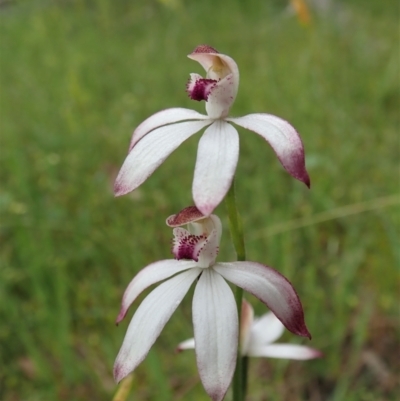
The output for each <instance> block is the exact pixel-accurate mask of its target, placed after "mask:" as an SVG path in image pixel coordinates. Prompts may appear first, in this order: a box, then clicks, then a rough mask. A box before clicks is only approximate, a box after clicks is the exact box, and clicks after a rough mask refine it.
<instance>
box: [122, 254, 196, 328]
mask: <svg viewBox="0 0 400 401" xmlns="http://www.w3.org/2000/svg"><path fill="white" fill-rule="evenodd" d="M194 266H196V263H194V262H193V261H184V260H181V261H178V260H174V259H169V260H160V261H158V262H155V263H152V264H151V265H148V266H147V267H145V268H144V269H142V270H140V272H139V273H138V274H137V275H136V276H135V277H134V278H133V280H132V281H131V282H130V283H129V285H128V287H127V289H126V290H125V293H124V296H123V297H122V305H121V310H120V312H119V314H118V317H117V321H116V323H119V322H120V321H121V320H122V319H123V318H124V317H125V315H126V312H127V311H128V309H129V307H130V306H131V305H132V302H133V301H134V300H135V299H136V298H137V296H138V295H139V294H141V292H142V291H144V290H145V289H146V288H148V287H150V286H151V285H152V284H155V283H158V282H159V281H162V280H165V279H167V278H169V277H171V276H173V275H174V274H176V273H179V272H182V271H184V270H187V269H190V268H191V267H194Z"/></svg>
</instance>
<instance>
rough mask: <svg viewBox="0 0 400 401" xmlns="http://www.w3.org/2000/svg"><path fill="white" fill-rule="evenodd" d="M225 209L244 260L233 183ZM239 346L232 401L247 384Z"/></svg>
mask: <svg viewBox="0 0 400 401" xmlns="http://www.w3.org/2000/svg"><path fill="white" fill-rule="evenodd" d="M225 203H226V208H227V211H228V217H229V229H230V232H231V237H232V242H233V245H234V247H235V250H236V255H237V260H239V261H244V260H246V250H245V246H244V236H243V227H242V222H241V220H240V216H239V213H238V210H237V207H236V198H235V183H234V181H233V182H232V185H231V188H230V189H229V191H228V193H227V195H226V198H225ZM242 300H243V289H242V288H240V287H236V291H235V301H236V305H237V309H238V314H239V327H240V319H241V311H242ZM240 348H241V344H239V347H238V354H237V360H236V369H235V374H234V376H233V401H244V400H245V397H246V382H247V363H245V361H244V358H243V357H242V355H241V353H240Z"/></svg>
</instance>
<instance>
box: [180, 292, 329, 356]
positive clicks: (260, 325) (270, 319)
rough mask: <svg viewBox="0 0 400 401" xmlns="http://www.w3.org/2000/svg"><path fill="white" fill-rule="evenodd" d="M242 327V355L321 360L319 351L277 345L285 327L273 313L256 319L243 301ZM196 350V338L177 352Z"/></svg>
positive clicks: (299, 346)
mask: <svg viewBox="0 0 400 401" xmlns="http://www.w3.org/2000/svg"><path fill="white" fill-rule="evenodd" d="M240 323H241V325H240V339H241V354H242V355H243V356H249V357H250V356H252V357H268V358H280V359H296V360H307V359H315V358H321V357H322V353H321V351H318V350H317V349H314V348H311V347H306V346H304V345H297V344H279V343H278V344H275V341H276V340H277V339H278V338H279V337H281V336H282V334H283V332H284V330H285V326H284V325H283V324H282V323H281V322H280V320H279V319H278V318H277V317H276V316H275V315H274V314H273V313H272V312H268V313H266V314H265V315H262V316H261V317H259V318H255V319H254V311H253V308H252V306H251V305H250V304H249V303H248V302H247V301H246V300H243V303H242V319H241V322H240ZM194 348H195V340H194V338H190V339H189V340H186V341H183V342H181V343H180V344H179V345H178V347H177V350H178V351H183V350H187V349H194Z"/></svg>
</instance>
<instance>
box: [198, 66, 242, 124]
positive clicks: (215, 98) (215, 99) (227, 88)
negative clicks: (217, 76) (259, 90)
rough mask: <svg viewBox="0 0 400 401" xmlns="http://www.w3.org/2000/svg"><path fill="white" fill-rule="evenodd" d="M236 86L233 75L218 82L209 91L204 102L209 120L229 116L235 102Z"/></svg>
mask: <svg viewBox="0 0 400 401" xmlns="http://www.w3.org/2000/svg"><path fill="white" fill-rule="evenodd" d="M236 93H237V86H235V85H234V77H233V74H229V75H228V76H226V77H225V78H223V79H221V80H220V81H218V82H217V83H216V84H215V85H214V86H213V87H212V89H211V92H210V94H209V95H208V98H207V101H206V111H207V115H208V116H209V117H210V118H224V117H227V116H228V114H229V109H230V108H231V106H232V104H233V102H234V101H235V97H236Z"/></svg>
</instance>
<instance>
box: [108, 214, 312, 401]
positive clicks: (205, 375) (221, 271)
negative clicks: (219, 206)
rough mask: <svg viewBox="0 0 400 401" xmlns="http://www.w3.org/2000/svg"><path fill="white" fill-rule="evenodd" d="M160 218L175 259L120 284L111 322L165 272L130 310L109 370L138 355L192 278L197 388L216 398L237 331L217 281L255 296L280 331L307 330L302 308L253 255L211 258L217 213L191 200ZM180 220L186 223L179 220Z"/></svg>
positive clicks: (228, 372) (227, 292) (231, 366)
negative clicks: (206, 211)
mask: <svg viewBox="0 0 400 401" xmlns="http://www.w3.org/2000/svg"><path fill="white" fill-rule="evenodd" d="M167 224H168V225H169V226H170V227H174V230H173V232H174V237H175V238H174V242H173V254H174V256H175V258H176V259H172V260H161V261H158V262H155V263H153V264H151V265H149V266H147V267H145V268H144V269H143V270H141V271H140V272H139V273H138V274H137V275H136V276H135V277H134V279H133V280H132V281H131V283H130V284H129V286H128V288H127V289H126V291H125V294H124V296H123V299H122V306H121V310H120V313H119V315H118V318H117V323H119V322H120V321H121V320H122V319H123V318H124V317H125V315H126V313H127V310H128V308H129V307H130V305H131V304H132V302H133V301H134V300H135V299H136V298H137V296H138V295H139V294H140V293H141V292H142V291H143V290H144V289H146V288H147V287H149V286H151V285H152V284H155V283H157V282H159V281H162V280H165V279H168V280H166V281H164V282H163V283H162V284H160V285H159V286H158V287H157V288H155V289H154V290H153V291H152V292H151V293H150V294H149V295H148V296H147V297H146V298H145V299H144V301H143V302H142V303H141V304H140V305H139V307H138V309H137V310H136V312H135V314H134V316H133V318H132V320H131V322H130V324H129V327H128V330H127V333H126V336H125V339H124V341H123V344H122V347H121V350H120V351H119V354H118V356H117V359H116V362H115V366H114V376H115V379H116V380H117V381H120V380H121V379H123V378H124V377H125V376H126V375H128V374H129V373H130V372H132V371H133V370H134V369H135V368H136V367H137V366H138V365H139V364H140V362H142V360H143V359H144V358H145V357H146V355H147V353H148V352H149V350H150V348H151V346H152V345H153V344H154V342H155V341H156V339H157V337H158V336H159V335H160V332H161V330H162V329H163V327H164V326H165V324H166V323H167V321H168V320H169V319H170V317H171V315H172V314H173V312H174V311H175V309H176V308H177V307H178V305H179V304H180V302H181V301H182V299H183V297H184V296H185V294H186V293H187V292H188V290H189V288H190V286H191V285H192V283H193V282H194V281H195V280H196V279H198V280H197V283H196V288H195V291H194V297H193V309H192V314H193V326H194V337H195V339H196V358H197V366H198V369H199V374H200V378H201V381H202V383H203V386H204V388H205V390H206V391H207V393H208V394H209V396H210V397H211V398H212V400H214V401H219V400H222V398H223V397H224V395H225V393H226V391H227V389H228V387H229V384H230V382H231V380H232V376H233V373H234V370H235V365H236V354H237V347H238V331H239V329H238V314H237V309H236V304H235V299H234V296H233V292H232V290H231V289H230V287H229V285H228V284H227V283H226V281H225V280H228V281H230V282H231V283H233V284H235V285H237V286H239V287H241V288H243V289H245V290H246V291H248V292H250V293H251V294H253V295H255V296H256V297H257V298H258V299H260V300H261V301H262V302H263V303H265V304H266V305H267V306H268V307H269V308H270V309H271V310H272V311H273V312H274V313H275V314H276V316H278V318H279V319H280V320H281V321H282V323H283V324H284V325H285V326H286V328H287V329H288V330H290V331H291V332H293V333H295V334H297V335H300V336H306V337H310V334H309V332H308V330H307V327H306V325H305V322H304V315H303V308H302V305H301V302H300V300H299V297H298V296H297V293H296V291H295V290H294V288H293V287H292V285H291V284H290V282H289V281H288V280H287V279H286V278H285V277H283V276H282V275H281V274H280V273H279V272H277V271H276V270H274V269H272V268H271V267H268V266H264V265H262V264H260V263H254V262H230V263H220V262H216V257H217V254H218V250H219V243H220V237H221V232H222V226H221V221H220V219H219V218H218V217H217V216H215V215H211V216H209V217H205V216H204V215H203V214H202V213H201V212H200V211H199V210H198V209H197V208H196V207H194V206H192V207H188V208H186V209H184V210H182V211H181V212H180V213H178V214H176V215H173V216H170V217H169V218H168V219H167ZM186 224H187V225H188V230H186V229H184V228H181V227H179V226H181V225H186ZM171 277H172V278H171Z"/></svg>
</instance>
